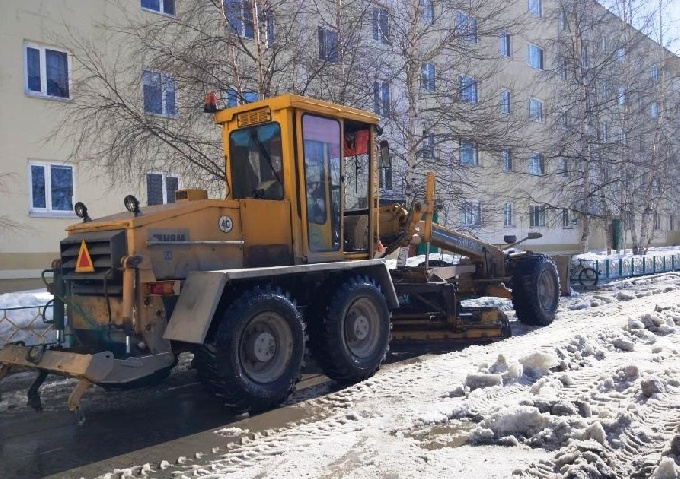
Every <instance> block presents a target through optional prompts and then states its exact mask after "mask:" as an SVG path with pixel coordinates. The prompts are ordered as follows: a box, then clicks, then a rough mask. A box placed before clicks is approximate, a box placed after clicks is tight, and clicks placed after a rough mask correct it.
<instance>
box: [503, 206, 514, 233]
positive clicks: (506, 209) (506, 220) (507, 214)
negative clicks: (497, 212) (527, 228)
mask: <svg viewBox="0 0 680 479" xmlns="http://www.w3.org/2000/svg"><path fill="white" fill-rule="evenodd" d="M512 220H513V218H512V203H504V204H503V226H504V227H506V228H510V227H512V226H513V224H514V223H513V221H512Z"/></svg>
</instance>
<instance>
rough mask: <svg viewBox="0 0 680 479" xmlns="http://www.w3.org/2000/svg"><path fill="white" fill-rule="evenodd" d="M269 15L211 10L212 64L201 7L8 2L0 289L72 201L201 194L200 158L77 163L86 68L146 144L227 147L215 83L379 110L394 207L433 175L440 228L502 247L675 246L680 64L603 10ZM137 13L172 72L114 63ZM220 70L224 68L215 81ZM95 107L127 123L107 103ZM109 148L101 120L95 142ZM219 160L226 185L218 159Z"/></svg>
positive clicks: (126, 1) (385, 185) (110, 205)
mask: <svg viewBox="0 0 680 479" xmlns="http://www.w3.org/2000/svg"><path fill="white" fill-rule="evenodd" d="M260 3H261V2H259V1H258V0H246V1H242V0H225V1H224V2H223V3H222V8H219V9H215V10H214V12H212V13H208V14H210V15H212V16H213V17H214V18H213V19H212V20H213V21H214V24H215V25H217V26H215V27H214V28H213V32H212V33H209V34H210V35H213V37H211V38H213V39H216V40H215V41H214V42H213V43H214V44H215V45H216V46H215V47H214V48H215V49H214V50H213V51H210V52H208V53H207V54H206V53H204V52H200V51H199V50H198V49H197V47H196V45H204V44H205V43H207V42H203V43H200V42H198V41H196V42H194V43H189V42H185V41H184V37H183V35H186V34H187V33H186V32H187V31H186V30H182V28H181V24H182V22H191V21H199V20H200V19H201V18H204V17H201V15H204V14H206V13H205V11H199V10H195V7H196V5H198V4H197V3H196V2H191V1H189V0H184V1H180V0H118V1H113V0H109V1H101V2H99V1H98V2H84V3H83V2H78V1H76V0H55V1H50V2H44V1H40V0H22V1H20V0H7V1H4V2H2V5H0V9H1V10H0V39H1V40H2V42H0V45H1V46H0V60H1V61H2V64H3V69H2V70H0V105H2V107H1V108H0V142H1V144H2V145H3V146H4V147H3V148H2V150H0V175H1V176H0V192H1V193H2V197H3V198H4V199H5V201H3V202H1V203H0V225H2V226H3V228H2V231H0V291H3V290H7V289H9V288H12V289H21V288H25V287H29V286H36V287H38V286H39V284H40V283H39V280H38V278H39V275H40V271H41V270H42V269H43V268H46V267H49V265H50V263H51V261H52V260H53V259H54V258H55V257H56V256H57V254H58V244H59V240H60V239H61V237H62V236H63V235H64V232H63V231H64V228H65V227H66V226H67V225H68V224H71V223H73V222H75V221H78V218H76V217H75V215H74V214H73V205H74V204H75V202H78V201H81V202H84V203H85V204H86V205H87V207H88V209H89V212H90V215H91V216H93V217H100V216H104V215H106V214H110V213H113V212H116V211H120V209H121V208H122V198H123V197H124V196H125V195H126V194H129V193H133V194H135V195H137V196H138V197H139V198H140V200H141V201H142V204H158V203H163V202H169V201H173V200H174V191H176V190H177V189H178V188H180V187H182V186H187V187H190V186H194V185H193V184H192V183H191V180H189V179H188V177H187V175H188V174H189V172H190V171H191V169H192V168H194V166H195V165H194V164H193V163H192V161H193V159H192V154H193V153H183V155H184V156H182V157H180V158H179V160H182V161H179V160H178V161H165V162H162V163H160V164H159V165H158V166H156V167H154V166H151V165H150V164H149V163H148V162H141V161H140V162H139V164H138V165H131V166H130V169H131V171H135V172H136V173H135V175H136V181H130V180H123V179H122V178H123V176H120V177H117V175H116V172H115V168H109V169H106V168H102V164H104V163H105V162H102V161H93V160H92V158H90V157H87V155H83V156H80V155H79V153H78V152H79V151H80V150H79V149H78V148H77V143H78V141H82V138H83V137H79V136H78V134H77V132H74V131H73V130H69V129H68V128H64V127H63V124H64V123H65V122H67V123H68V122H69V121H70V120H71V118H72V117H71V116H69V114H68V112H69V111H72V110H73V108H74V107H76V106H77V105H78V104H81V100H82V99H83V97H84V96H86V95H89V94H90V93H91V92H96V90H95V89H92V90H89V89H86V88H84V86H85V85H86V84H87V80H88V78H90V77H91V76H93V73H92V70H88V68H87V67H88V66H89V67H91V66H92V65H101V66H102V69H103V70H106V68H105V66H106V65H112V67H111V71H112V72H114V73H115V72H120V71H122V72H123V73H121V74H122V75H123V76H125V82H126V83H125V84H126V85H127V86H126V88H125V90H126V91H125V92H124V93H125V95H126V102H128V103H126V104H125V105H124V107H125V108H126V109H127V110H126V111H128V112H130V111H131V112H132V116H133V117H134V118H135V119H136V120H135V121H137V122H138V124H142V125H144V124H145V122H146V121H147V119H148V123H149V124H152V123H153V125H155V126H154V128H156V129H149V128H146V126H148V125H146V126H145V128H146V129H140V130H139V131H138V132H139V135H141V134H147V133H149V132H153V133H154V134H161V135H164V134H167V137H168V138H172V137H173V136H172V134H173V132H174V133H175V134H176V133H177V132H181V131H183V130H182V129H183V128H186V127H185V125H188V124H190V123H191V124H196V123H197V122H198V123H199V124H200V128H201V129H203V130H205V132H206V136H207V138H208V139H210V138H212V139H213V140H214V141H213V142H212V143H213V145H212V147H215V148H219V146H220V145H219V135H218V133H217V132H216V131H215V130H210V129H209V128H208V127H206V126H205V125H204V124H203V123H200V120H194V119H193V116H191V115H192V114H193V113H191V112H193V111H194V110H196V109H197V107H198V105H197V104H195V102H192V100H191V99H190V97H193V96H195V95H196V92H197V91H198V90H201V89H203V88H208V87H210V88H215V89H217V90H219V91H222V95H221V97H222V100H223V102H224V105H225V106H230V105H234V104H237V103H240V102H248V101H252V100H254V99H256V98H257V97H258V96H261V95H274V94H277V93H285V92H292V93H298V94H309V95H311V96H316V97H319V98H322V99H326V100H331V101H340V102H343V103H347V104H351V105H352V106H357V107H362V108H364V109H372V110H373V111H375V112H376V113H378V114H379V115H381V116H383V117H384V123H385V130H386V136H387V137H388V138H389V139H390V142H391V146H392V151H393V152H394V155H395V156H394V162H393V167H392V169H389V170H382V171H381V177H380V185H381V191H382V195H383V197H384V198H385V199H389V198H393V199H398V200H404V199H405V198H406V199H413V198H418V196H419V195H421V194H422V192H421V191H420V190H421V189H422V178H423V175H424V173H425V171H427V170H428V169H434V170H435V171H436V172H437V173H438V178H439V181H438V187H437V191H438V205H441V209H440V211H439V213H438V216H439V218H440V221H441V222H443V223H445V224H447V225H448V226H451V227H455V228H462V229H466V230H469V231H470V232H472V233H473V234H476V235H478V236H480V237H482V238H484V239H486V240H487V241H490V242H492V243H498V244H500V243H502V242H503V237H504V236H505V235H509V234H514V235H517V236H518V237H524V236H525V235H526V233H528V232H529V231H539V232H541V233H542V235H543V237H542V238H541V239H540V240H537V241H534V242H532V245H531V247H532V248H533V249H535V250H538V251H548V252H570V253H575V252H578V251H580V249H581V248H582V247H583V233H584V229H585V230H588V231H589V234H588V236H589V244H588V246H589V247H590V248H598V249H599V248H605V247H608V246H612V245H614V246H618V247H624V246H626V245H630V243H631V242H632V241H634V240H636V239H638V240H639V238H638V237H639V236H640V234H641V233H640V232H639V231H641V230H640V228H641V227H642V226H641V225H642V223H644V222H645V221H651V223H650V224H651V226H650V228H649V229H650V230H651V231H652V232H653V234H652V236H651V243H652V244H657V245H668V244H677V243H679V242H680V228H679V227H678V224H677V223H678V220H677V218H678V192H677V189H676V186H675V183H677V177H676V176H675V171H674V170H673V167H672V166H673V165H677V155H678V151H680V149H679V148H678V145H677V143H673V141H672V140H670V139H672V138H676V137H680V135H678V130H679V129H680V121H679V120H678V118H679V117H678V111H679V109H678V105H680V102H679V100H678V98H679V97H680V80H679V78H680V60H679V59H678V57H677V56H675V55H673V54H671V53H670V52H668V51H667V50H665V49H663V48H662V47H661V46H659V45H658V44H657V43H656V42H654V41H653V40H651V39H649V38H648V37H646V36H644V35H642V34H640V33H639V32H638V31H637V30H635V29H633V28H632V27H630V26H628V25H627V24H626V23H625V22H623V21H622V20H621V19H619V18H618V17H616V16H615V15H613V14H612V13H610V12H608V11H606V10H605V9H604V8H603V7H601V6H600V5H599V4H597V3H595V2H588V1H585V0H582V1H576V2H561V1H559V0H520V1H517V2H500V1H499V2H487V1H481V0H473V1H466V2H456V1H453V0H451V1H448V0H447V1H442V0H408V1H407V2H401V1H400V2H396V1H384V2H370V1H365V2H355V3H354V4H353V5H352V7H351V9H347V10H344V9H343V8H346V7H343V4H342V2H336V1H333V0H328V1H325V2H323V1H322V2H314V8H311V7H310V5H309V4H308V3H307V2H297V1H290V2H285V1H284V2H280V5H277V6H276V7H274V6H272V5H270V4H267V5H260ZM570 5H571V6H570ZM264 7H266V8H264ZM134 21H141V22H142V23H143V24H144V25H145V27H144V28H147V29H149V31H150V32H152V33H154V34H155V31H153V30H152V29H151V28H150V26H156V27H157V28H158V32H167V33H164V34H162V35H159V36H160V37H162V36H163V35H166V36H167V37H168V38H167V42H166V43H165V44H161V43H159V45H160V46H159V48H158V49H156V51H157V52H160V54H162V55H164V56H165V57H166V58H170V57H172V59H173V61H167V62H164V63H163V62H161V63H159V62H158V61H154V58H152V57H151V53H149V55H145V52H143V51H142V52H141V53H142V54H141V55H137V56H134V55H131V56H126V55H120V51H119V50H124V48H123V47H122V46H121V45H118V44H116V43H115V42H113V43H112V42H111V37H110V36H109V34H108V33H109V32H108V31H107V28H106V26H107V25H109V26H110V25H126V24H128V25H129V24H130V22H134ZM144 22H145V23H144ZM292 24H295V25H298V26H299V27H300V28H296V29H291V28H288V27H289V26H290V25H292ZM222 27H225V28H224V30H222ZM293 34H295V35H297V36H296V37H292V36H291V35H293ZM138 35H139V38H138V39H139V41H140V42H141V44H143V45H148V43H145V42H149V41H150V40H149V39H148V38H147V37H145V36H144V35H142V34H141V33H140V34H138ZM206 35H208V34H206ZM305 35H306V36H305ZM197 36H198V35H197ZM79 39H81V40H82V39H86V40H87V45H91V47H90V48H89V50H88V49H83V46H84V45H83V42H82V41H80V42H79ZM198 40H201V38H199V39H198ZM164 45H165V46H164ZM166 47H167V49H165V48H166ZM182 47H184V48H185V49H186V51H187V52H189V54H190V53H191V51H192V49H193V52H194V53H195V55H196V57H197V58H198V55H201V54H204V55H205V56H204V57H201V58H204V59H205V62H207V61H208V59H211V60H213V61H214V64H211V67H210V68H211V69H212V70H211V71H210V72H209V73H210V75H213V76H214V78H213V77H211V78H213V79H212V80H211V79H209V78H206V77H205V76H203V77H200V78H199V75H198V74H197V75H190V74H188V73H187V71H188V67H187V65H190V59H187V58H183V57H182V50H181V49H182ZM76 50H78V53H76ZM149 50H153V49H152V48H149ZM87 51H89V52H90V53H92V54H94V55H93V57H94V58H89V59H88V58H87V57H86V56H83V53H84V52H87ZM138 53H139V52H138ZM100 54H101V56H102V58H104V60H102V62H101V63H98V62H97V58H98V56H99V55H100ZM189 54H187V55H188V57H191V55H189ZM79 59H82V60H83V61H80V60H79ZM105 60H106V61H105ZM88 61H89V63H88ZM116 62H118V64H117V63H116ZM120 62H128V63H130V64H128V65H126V67H125V68H120ZM182 62H184V63H182ZM206 64H207V63H206ZM206 64H202V65H199V66H201V67H202V69H201V70H202V74H203V75H206V73H205V72H206V71H207V70H208V68H207V67H206V66H205V65H206ZM220 65H227V66H226V67H224V69H223V70H222V71H219V72H215V69H218V68H220ZM194 66H195V65H194ZM196 70H197V71H198V70H199V68H196ZM218 73H219V74H218ZM114 76H115V75H114ZM643 77H644V78H643ZM107 78H109V77H107ZM111 78H113V77H111ZM101 79H102V78H99V80H101ZM189 82H194V83H195V85H193V86H192V88H188V86H187V84H188V83H189ZM187 92H191V94H189V93H187ZM183 95H184V96H183ZM114 96H115V95H114ZM101 98H102V100H101V101H102V108H104V107H106V108H111V111H112V112H113V111H115V108H116V105H115V102H112V101H111V98H112V96H111V95H108V96H105V95H102V97H101ZM93 101H98V100H96V99H95V100H93ZM109 102H111V103H109ZM95 105H96V103H95ZM130 105H132V107H131V106H130ZM135 105H136V106H135ZM91 107H92V105H90V108H91ZM81 118H82V117H81ZM112 118H114V116H112ZM115 118H116V121H118V119H119V118H121V117H120V116H115ZM187 118H189V119H188V120H187ZM93 124H94V125H95V126H94V128H97V127H98V126H97V125H96V123H93ZM159 125H160V126H159ZM86 126H87V125H86ZM90 128H93V126H90ZM131 131H134V130H131ZM69 132H70V133H69ZM95 133H96V131H95ZM132 136H134V135H132ZM95 138H96V135H94V136H93V135H90V136H89V139H90V141H96V140H94V139H95ZM112 138H114V137H112V136H111V129H110V128H109V129H107V125H104V126H103V127H102V136H101V141H102V143H104V142H109V143H111V142H115V141H116V140H115V139H113V140H112ZM205 143H208V141H206V142H205ZM165 144H166V146H167V144H168V141H166V142H165ZM215 145H216V146H215ZM159 151H161V150H159ZM166 151H168V150H163V153H162V154H161V155H165V153H164V152H166ZM74 152H76V153H74ZM140 154H141V153H140ZM146 154H147V155H151V154H153V148H149V149H147V150H146ZM199 156H200V155H199ZM208 156H209V155H206V158H207V157H208ZM213 156H214V157H217V158H218V160H216V161H215V162H214V164H213V165H212V166H214V169H215V170H216V173H215V176H216V177H217V178H219V169H220V168H221V166H220V163H219V161H220V158H221V157H220V156H219V155H217V154H215V155H213ZM130 158H132V159H131V160H129V162H130V163H135V161H134V157H132V156H131V157H130ZM199 160H200V158H199ZM199 160H196V161H197V162H198V163H196V164H199V163H200V161H199ZM673 162H675V163H673ZM208 163H209V162H208ZM208 166H210V164H209V165H208ZM202 167H203V168H206V167H205V164H203V166H202ZM208 169H209V168H208ZM656 170H658V174H657V175H656V176H655V173H654V171H656ZM218 190H219V188H218ZM631 192H632V193H631ZM643 193H644V194H643ZM643 211H646V212H647V213H645V214H644V215H643V214H642V212H643ZM645 218H647V219H645ZM636 231H638V232H636Z"/></svg>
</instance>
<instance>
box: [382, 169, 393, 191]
mask: <svg viewBox="0 0 680 479" xmlns="http://www.w3.org/2000/svg"><path fill="white" fill-rule="evenodd" d="M379 181H380V189H381V190H391V189H392V168H380V180H379Z"/></svg>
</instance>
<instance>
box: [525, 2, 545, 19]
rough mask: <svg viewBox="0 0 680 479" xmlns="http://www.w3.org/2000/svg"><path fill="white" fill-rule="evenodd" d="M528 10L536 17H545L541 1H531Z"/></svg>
mask: <svg viewBox="0 0 680 479" xmlns="http://www.w3.org/2000/svg"><path fill="white" fill-rule="evenodd" d="M527 9H528V11H529V13H530V14H531V15H533V16H534V17H542V16H543V2H542V1H541V0H529V4H528V6H527Z"/></svg>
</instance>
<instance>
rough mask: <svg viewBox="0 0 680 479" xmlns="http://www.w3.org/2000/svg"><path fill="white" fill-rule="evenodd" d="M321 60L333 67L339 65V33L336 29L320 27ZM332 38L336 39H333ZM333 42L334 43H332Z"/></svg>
mask: <svg viewBox="0 0 680 479" xmlns="http://www.w3.org/2000/svg"><path fill="white" fill-rule="evenodd" d="M318 37H319V60H323V61H325V62H328V63H329V64H331V65H335V64H337V63H338V56H339V55H338V54H339V51H338V47H339V46H340V44H339V39H338V31H337V30H335V29H334V28H326V27H319V29H318ZM331 37H334V38H332V39H331ZM331 40H332V41H331Z"/></svg>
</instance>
